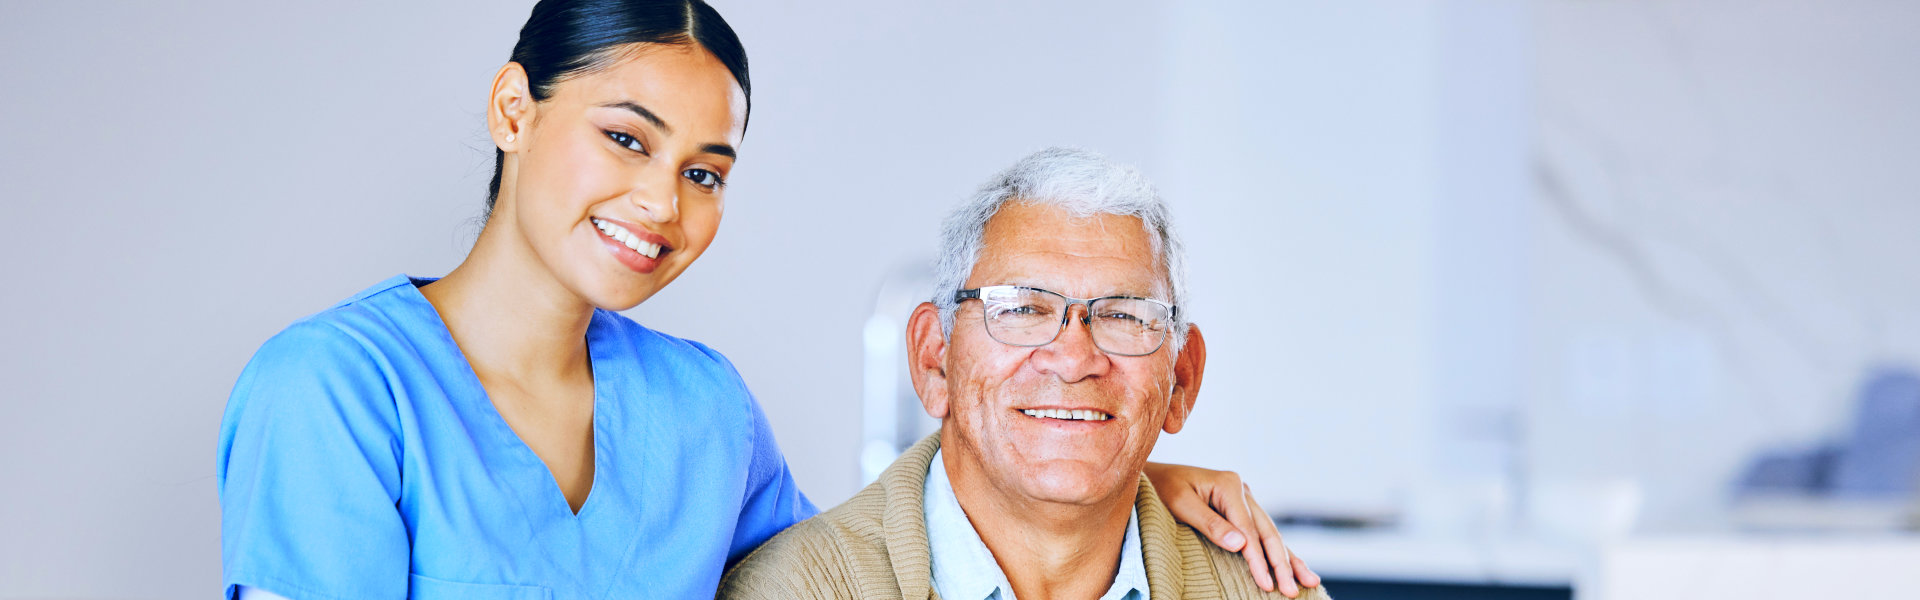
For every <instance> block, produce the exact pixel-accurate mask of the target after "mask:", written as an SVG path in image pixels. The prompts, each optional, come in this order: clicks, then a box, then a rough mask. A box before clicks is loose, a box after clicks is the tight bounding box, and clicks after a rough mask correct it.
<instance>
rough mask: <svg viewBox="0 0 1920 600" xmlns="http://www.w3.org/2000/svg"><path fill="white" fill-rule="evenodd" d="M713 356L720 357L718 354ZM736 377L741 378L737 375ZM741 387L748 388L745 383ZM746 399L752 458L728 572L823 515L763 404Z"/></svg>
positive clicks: (730, 551)
mask: <svg viewBox="0 0 1920 600" xmlns="http://www.w3.org/2000/svg"><path fill="white" fill-rule="evenodd" d="M708 352H710V353H712V351H711V350H708ZM713 354H714V355H715V356H716V357H718V353H713ZM720 360H722V361H725V360H726V359H725V358H724V357H721V358H720ZM727 367H728V368H729V369H731V368H732V367H733V365H732V364H731V363H728V364H727ZM734 376H735V377H739V374H738V373H737V372H736V373H735V374H734ZM741 385H742V387H743V388H744V387H745V384H744V383H742V384H741ZM746 397H747V410H748V415H747V420H748V421H749V422H750V423H751V427H752V429H751V430H750V433H749V435H750V436H752V438H753V449H752V452H753V454H752V457H751V458H750V459H749V462H748V465H747V490H746V496H745V499H744V500H743V501H742V502H741V504H740V520H739V522H737V523H735V524H734V528H733V543H732V545H731V546H730V547H729V548H728V550H727V568H732V567H733V564H734V563H735V562H738V561H739V560H740V559H741V558H744V557H746V555H747V553H749V552H752V551H753V549H754V548H758V547H760V544H763V543H765V542H766V541H767V540H768V539H770V538H772V537H773V536H774V534H777V533H780V532H782V531H786V529H787V528H788V527H792V526H793V524H794V523H799V522H801V521H804V520H806V519H807V518H808V517H812V516H813V515H815V514H817V513H819V512H820V509H817V508H814V506H813V502H812V501H810V500H807V496H806V494H802V493H800V486H799V485H796V484H795V483H794V481H793V473H792V472H791V471H789V470H788V469H787V457H786V455H784V454H781V453H780V445H779V444H778V443H775V442H774V439H773V427H772V426H770V425H769V424H768V423H767V415H766V413H764V412H761V410H760V402H759V401H758V400H755V399H754V397H753V394H752V393H750V392H749V393H747V394H746Z"/></svg>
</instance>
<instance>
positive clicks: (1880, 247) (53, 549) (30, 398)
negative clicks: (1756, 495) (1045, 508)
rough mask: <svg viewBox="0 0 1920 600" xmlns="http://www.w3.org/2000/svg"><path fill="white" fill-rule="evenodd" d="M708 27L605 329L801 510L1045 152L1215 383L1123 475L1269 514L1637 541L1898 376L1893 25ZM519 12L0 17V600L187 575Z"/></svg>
mask: <svg viewBox="0 0 1920 600" xmlns="http://www.w3.org/2000/svg"><path fill="white" fill-rule="evenodd" d="M716 4H718V5H719V7H720V8H721V10H723V11H724V12H725V14H727V16H728V18H729V19H730V21H731V22H732V23H733V24H734V26H735V28H736V29H738V30H739V32H740V33H741V36H742V37H743V39H744V40H745V42H746V43H747V46H748V49H749V51H750V53H751V55H752V58H753V66H754V82H755V86H754V87H755V90H756V92H757V94H756V96H755V98H754V105H755V114H754V118H753V126H752V130H751V131H750V132H749V133H748V138H747V141H746V144H745V146H744V147H743V154H744V157H743V160H742V161H741V163H740V168H739V169H738V170H737V171H736V174H735V177H734V178H733V184H734V185H733V187H732V189H731V191H730V193H729V198H730V200H731V205H730V206H729V209H730V210H729V211H728V215H727V220H726V222H725V223H724V224H723V226H722V229H721V234H720V237H719V240H718V241H717V243H716V244H715V246H714V247H713V249H712V250H710V251H709V252H708V254H707V255H706V256H705V257H703V258H702V260H701V262H700V263H699V264H698V265H696V266H695V267H694V268H693V269H692V270H691V271H689V272H688V273H687V274H686V275H685V276H684V277H682V278H681V280H680V281H678V282H676V283H675V284H674V285H673V286H672V287H670V288H668V289H667V290H666V291H665V292H664V293H662V294H661V295H660V296H658V297H656V298H654V299H653V300H651V301H649V302H648V303H647V304H645V305H643V306H641V307H639V308H637V309H635V310H633V311H631V313H630V314H631V315H632V316H634V317H635V318H637V319H640V320H641V321H642V322H645V323H647V324H649V325H651V326H653V327H656V328H659V329H662V330H664V331H667V332H671V333H675V334H679V335H684V336H687V337H691V338H694V339H699V340H702V341H705V342H708V343H710V344H712V345H713V346H715V347H716V348H719V349H720V350H722V351H723V352H726V353H727V354H728V355H729V356H730V357H732V358H733V359H734V361H735V362H736V363H738V365H739V367H740V369H741V371H742V373H743V374H744V375H745V376H746V378H747V379H748V381H749V383H750V384H752V385H753V387H754V389H755V391H756V392H757V393H758V395H759V397H760V398H761V401H762V402H763V404H764V405H765V406H766V409H767V412H768V414H769V417H770V418H771V420H772V421H773V423H774V426H775V429H776V431H777V433H778V434H779V436H780V440H781V443H782V445H783V447H784V448H785V449H786V452H787V454H788V457H789V460H790V461H791V462H792V463H793V466H794V468H795V470H796V471H797V474H798V476H799V478H800V483H801V485H802V486H803V488H804V489H806V490H807V491H808V492H809V493H810V494H811V495H812V496H813V497H814V498H815V499H816V500H817V501H819V502H820V503H822V504H823V505H831V504H834V503H837V502H839V501H841V500H843V499H845V498H846V497H847V496H849V495H850V494H852V493H853V492H854V491H855V490H856V489H857V487H858V485H859V481H858V479H859V471H858V465H857V462H856V455H857V453H858V447H859V434H858V432H859V430H860V429H859V412H858V411H859V407H860V397H861V388H860V385H861V364H862V363H861V358H860V355H859V352H860V332H861V324H862V322H863V321H864V320H865V318H866V316H867V311H868V308H869V306H870V303H871V301H872V299H871V297H872V295H873V293H874V291H875V290H876V288H877V286H878V284H879V281H880V279H881V277H882V276H883V275H884V274H886V273H889V272H892V271H893V270H895V269H897V268H899V267H900V266H902V265H911V264H916V263H918V262H921V261H925V260H926V259H927V258H928V257H929V255H930V253H931V251H932V238H933V235H934V231H935V226H936V223H937V220H938V218H939V216H940V215H941V214H942V213H943V212H944V211H945V209H946V208H947V207H948V206H950V205H951V204H952V203H953V202H955V201H957V200H958V199H959V198H961V197H962V196H963V195H964V194H966V193H967V192H968V191H970V190H971V189H972V187H973V186H974V185H975V184H976V183H977V182H978V181H979V180H981V179H983V178H984V177H986V176H987V175H989V174H990V173H991V172H993V171H994V170H995V169H996V168H997V167H999V166H1001V165H1003V164H1005V163H1007V162H1009V161H1011V160H1012V159H1014V158H1016V157H1018V156H1020V155H1022V154H1024V153H1025V152H1027V151H1029V150H1032V149H1036V148H1039V147H1041V146H1045V145H1052V144H1076V145H1082V146H1086V147H1089V148H1093V149H1097V150H1100V151H1104V152H1107V153H1109V154H1111V155H1113V156H1115V157H1116V158H1118V159H1120V160H1123V161H1128V162H1133V163H1136V164H1139V165H1140V166H1142V167H1143V168H1144V169H1145V171H1146V172H1147V174H1148V175H1149V176H1150V177H1152V178H1154V179H1155V180H1156V181H1158V182H1159V183H1160V184H1161V186H1162V188H1163V190H1164V191H1165V192H1167V194H1168V195H1169V197H1170V198H1172V200H1173V201H1174V202H1175V211H1176V213H1177V216H1178V218H1179V219H1180V220H1181V226H1182V227H1183V228H1184V229H1185V233H1186V236H1187V238H1188V239H1189V240H1190V241H1191V251H1192V255H1193V264H1194V271H1193V277H1194V281H1193V284H1194V285H1193V289H1194V292H1195V298H1196V299H1195V301H1194V303H1193V304H1194V306H1193V311H1194V314H1196V315H1197V317H1198V319H1199V322H1200V323H1202V325H1203V327H1204V328H1205V330H1206V331H1207V333H1208V334H1209V339H1210V342H1211V344H1210V347H1211V350H1212V366H1211V368H1210V370H1209V377H1208V383H1207V387H1206V390H1205V391H1206V393H1205V394H1204V395H1203V398H1202V400H1201V404H1200V406H1199V408H1198V412H1197V413H1196V416H1195V421H1194V422H1193V423H1192V424H1191V425H1190V429H1189V430H1188V432H1187V433H1183V434H1182V435H1178V436H1173V437H1171V438H1166V439H1164V440H1163V444H1162V446H1161V449H1160V451H1159V452H1158V453H1157V455H1156V456H1157V458H1161V459H1164V460H1176V461H1188V462H1195V463H1199V464H1205V465H1210V466H1216V467H1223V468H1233V469H1236V470H1240V471H1242V472H1243V473H1245V474H1246V475H1247V476H1248V477H1249V478H1250V479H1252V480H1253V481H1254V486H1255V489H1256V490H1257V491H1258V492H1259V494H1260V495H1261V498H1262V501H1263V502H1265V503H1267V505H1268V507H1269V508H1275V509H1286V508H1326V507H1330V508H1338V509H1348V510H1355V509H1360V510H1380V511H1389V512H1400V513H1405V514H1409V515H1412V516H1413V517H1414V518H1412V519H1411V520H1413V521H1415V522H1416V524H1419V523H1422V522H1424V523H1426V524H1436V523H1438V524H1444V525H1446V526H1444V527H1438V528H1437V530H1440V531H1442V533H1443V534H1446V532H1447V531H1451V532H1452V534H1461V533H1460V531H1459V530H1460V529H1462V528H1470V527H1475V526H1479V525H1486V524H1485V523H1478V524H1476V523H1477V522H1476V519H1478V520H1489V519H1492V520H1501V519H1512V518H1515V517H1514V516H1513V514H1515V513H1516V511H1518V509H1517V508H1515V507H1511V506H1504V505H1501V504H1500V503H1501V502H1503V500H1500V499H1498V498H1492V499H1489V498H1488V497H1487V495H1486V494H1483V493H1482V492H1485V491H1487V490H1494V491H1496V492H1497V491H1499V490H1502V489H1510V488H1511V487H1512V486H1514V485H1520V483H1519V482H1524V481H1532V482H1535V484H1528V485H1561V486H1572V487H1573V488H1575V489H1578V486H1581V485H1590V484H1594V483H1595V482H1599V483H1600V484H1609V482H1617V481H1626V482H1629V485H1630V487H1634V488H1635V489H1639V490H1641V492H1640V493H1641V494H1642V495H1643V496H1644V497H1645V499H1646V503H1645V504H1646V508H1645V509H1644V511H1642V513H1643V514H1642V515H1641V517H1640V519H1639V521H1641V522H1642V523H1644V524H1646V525H1645V526H1647V527H1662V526H1668V525H1671V524H1673V523H1691V522H1697V521H1700V520H1702V519H1708V520H1710V519H1712V518H1713V517H1714V516H1715V515H1716V514H1717V511H1718V510H1719V505H1718V504H1717V503H1718V501H1719V499H1720V497H1721V496H1720V493H1721V491H1722V489H1723V486H1724V483H1725V482H1726V480H1727V479H1729V478H1730V477H1731V473H1732V472H1733V471H1735V470H1736V469H1737V467H1738V464H1739V462H1740V459H1741V458H1742V457H1744V456H1746V455H1748V454H1749V453H1751V452H1752V451H1754V450H1755V449H1757V448H1759V447H1762V446H1765V445H1768V444H1777V443H1794V442H1805V441H1808V440H1813V439H1818V438H1819V437H1821V436H1825V435H1829V434H1830V433H1831V432H1833V431H1835V430H1837V428H1838V427H1839V426H1840V424H1842V423H1843V422H1844V420H1845V419H1846V418H1847V417H1848V415H1849V412H1848V411H1849V407H1850V405H1851V404H1850V403H1851V397H1850V394H1851V389H1850V385H1851V384H1852V382H1853V379H1854V378H1855V377H1857V374H1858V372H1859V371H1860V370H1861V369H1864V368H1865V366H1866V365H1868V364H1877V363H1880V362H1889V361H1891V362H1905V363H1906V364H1914V363H1915V362H1920V348H1916V346H1915V343H1916V342H1915V340H1920V309H1916V308H1915V307H1920V276H1916V275H1915V271H1914V269H1913V268H1912V267H1911V265H1910V264H1905V263H1910V259H1906V260H1905V261H1904V262H1903V260H1902V258H1903V257H1911V256H1916V255H1920V236H1913V235H1912V234H1911V232H1913V231H1920V210H1917V209H1916V207H1920V202H1916V201H1915V199H1914V195H1913V190H1915V189H1920V181H1916V180H1915V177H1916V173H1920V171H1915V170H1913V169H1910V168H1906V165H1911V164H1915V163H1916V160H1915V159H1920V154H1917V153H1916V144H1917V142H1916V140H1920V122H1916V121H1915V120H1914V116H1913V114H1912V111H1910V110H1907V109H1906V108H1905V107H1911V106H1915V105H1920V86H1916V75H1915V73H1914V71H1913V69H1912V68H1911V64H1910V63H1911V61H1910V60H1908V58H1909V57H1913V56H1920V40H1916V37H1915V36H1914V35H1913V34H1912V33H1911V32H1912V31H1916V30H1920V27H1916V25H1920V10H1916V9H1915V8H1911V7H1910V6H1911V5H1905V4H1893V3H1879V2H1870V1H1866V0H1859V1H1849V2H1839V3H1833V2H1825V3H1815V2H1798V3H1785V2H1768V3H1760V4H1758V5H1751V6H1750V3H1738V4H1712V3H1697V2H1696V3H1678V4H1670V3H1648V2H1621V3H1604V4H1595V3H1586V2H1573V1H1555V2H1540V3H1521V2H1517V1H1494V0H1487V1H1477V0H1475V1H1470V0H1433V1H1415V0H1367V1H1363V2H1337V3H1335V2H1325V3H1308V2H1225V1H1216V0H1205V1H1188V2H1150V1H1147V0H1137V1H1125V2H1112V1H1092V0H1087V1H1071V2H1046V3H1030V2H1012V1H1004V2H1001V1H996V2H986V3H966V4H968V5H966V6H962V4H963V3H931V2H929V3H903V2H881V1H877V0H876V1H862V2H833V3H822V2H808V3H785V2H761V1H748V0H718V1H716ZM529 6H530V1H520V0H515V1H504V2H503V1H490V2H472V1H460V2H452V1H442V2H410V3H387V2H379V3H376V2H340V3H327V4H324V5H299V4H283V3H259V2H194V3H144V2H59V3H56V2H36V1H25V2H20V1H15V2H0V57H4V60H0V81H5V82H6V85H7V89H8V91H7V92H6V93H5V94H0V115H5V123H6V125H5V126H3V127H0V193H4V194H5V200H4V204H0V206H4V208H5V212H4V215H5V218H4V219H0V252H4V255H5V256H7V257H8V258H7V260H5V261H0V281H4V282H5V283H4V284H3V286H0V381H3V382H5V383H4V384H0V597H9V598H12V597H33V598H39V597H61V598H176V597H204V596H206V595H211V594H213V593H215V590H217V589H218V583H219V560H218V556H219V531H218V526H219V520H218V518H219V508H218V505H217V502H216V500H215V495H214V482H213V448H214V443H215V436H216V431H217V427H218V423H219V418H220V414H221V410H222V408H223V405H224V402H225V398H226V394H227V392H228V389H229V387H230V386H231V385H232V382H233V378H234V377H235V376H236V375H237V374H238V372H239V370H240V368H241V367H242V366H243V365H244V363H245V361H246V359H247V357H248V356H250V355H251V353H252V352H253V350H254V349H255V348H257V347H258V345H259V343H260V342H262V341H264V340H265V339H266V338H267V337H268V336H270V335H271V334H272V333H274V332H275V331H277V330H278V329H280V328H281V327H284V326H285V325H286V324H287V323H289V322H291V321H292V320H294V319H296V318H299V317H300V316H303V315H306V314H309V313H312V312H315V311H318V310H321V309H324V308H325V307H326V306H327V305H329V304H331V303H332V302H334V301H336V300H339V299H341V298H344V297H346V296H348V295H350V294H352V293H353V292H355V291H358V290H359V289H361V288H363V287H365V286H367V285H370V284H372V283H374V282H376V281H379V280H380V279H382V278H385V277H387V276H390V275H393V274H395V273H398V272H407V273H412V274H416V275H437V274H442V273H444V272H446V271H447V270H448V269H451V268H452V267H453V266H454V265H455V264H457V263H458V261H459V260H460V258H461V256H462V255H463V253H464V251H465V249H466V248H467V246H468V245H469V244H470V243H471V241H472V238H473V235H474V233H475V232H476V223H475V222H474V221H473V218H474V217H476V216H477V215H478V212H479V209H480V202H481V198H482V193H483V191H484V186H485V183H486V178H487V177H488V176H489V175H490V173H489V170H490V164H489V163H490V160H491V154H492V152H491V148H490V145H489V143H488V141H487V139H486V137H485V136H484V135H483V132H482V117H481V113H480V110H481V107H482V102H483V98H484V95H485V92H486V86H487V83H488V80H489V77H490V76H491V75H492V73H493V70H494V69H495V68H497V67H498V66H499V64H500V62H501V61H502V60H504V58H505V56H506V54H507V52H508V50H509V49H510V47H511V45H512V42H513V39H514V35H515V33H516V31H517V28H518V26H519V24H520V22H521V21H522V20H523V19H524V18H525V16H526V13H527V9H528V7H529ZM1548 171H1550V172H1552V173H1554V174H1555V175H1554V177H1556V178H1557V179H1556V181H1558V182H1559V184H1560V185H1562V186H1564V187H1561V188H1544V187H1543V186H1542V185H1541V184H1540V181H1541V175H1540V174H1541V173H1542V172H1548ZM1547 193H1559V194H1563V195H1564V197H1561V196H1556V197H1552V198H1549V197H1547V196H1546V194H1547ZM1569 198H1570V200H1568V199H1569ZM1563 201H1568V202H1574V203H1575V204H1572V205H1570V206H1573V207H1575V208H1580V207H1586V208H1589V209H1591V211H1590V212H1592V213H1593V214H1597V215H1599V216H1600V217H1602V218H1603V219H1604V222H1603V224H1605V225H1608V226H1609V227H1611V229H1608V231H1613V232H1616V237H1619V238H1625V239H1630V240H1639V242H1638V243H1639V244H1640V246H1639V247H1640V248H1642V250H1641V251H1638V252H1636V253H1635V254H1633V256H1637V257H1642V263H1644V264H1640V263H1633V262H1631V261H1629V262H1622V260H1621V259H1620V258H1619V256H1617V255H1616V254H1611V253H1609V251H1608V250H1607V248H1606V247H1604V246H1601V245H1595V244H1594V243H1593V242H1592V240H1590V239H1586V238H1583V237H1582V236H1581V235H1579V233H1580V232H1581V231H1585V230H1584V229H1580V228H1579V227H1577V226H1575V225H1569V222H1568V221H1566V220H1565V219H1564V218H1563V217H1564V215H1565V214H1566V213H1564V209H1565V207H1566V206H1569V205H1567V204H1564V202H1563ZM1556 211H1560V212H1556ZM1583 214H1584V213H1583ZM1809 224H1813V225H1809ZM1649 264H1650V265H1652V266H1650V267H1649V266H1647V265H1649ZM1646 270H1651V271H1652V272H1655V273H1656V274H1659V275H1661V279H1660V280H1661V281H1663V282H1666V283H1665V285H1666V286H1667V288H1668V289H1673V290H1679V291H1678V292H1675V293H1674V294H1669V295H1670V296H1677V297H1681V298H1683V299H1684V305H1685V306H1686V307H1687V308H1688V310H1687V311H1681V312H1678V313H1676V312H1674V311H1670V310H1666V309H1665V308H1663V305H1661V303H1660V302H1659V301H1658V298H1659V297H1664V296H1660V295H1658V294H1656V295H1655V296H1646V294H1647V293H1648V288H1647V287H1646V286H1645V285H1644V281H1643V280H1642V279H1640V278H1637V276H1636V275H1635V273H1637V272H1640V271H1646ZM776 299H785V300H776ZM1800 340H1811V342H1810V343H1801V341H1800ZM1809 345H1810V346H1812V347H1813V348H1814V350H1813V351H1808V350H1805V349H1803V348H1802V346H1809ZM1649 356H1650V357H1654V359H1648V360H1641V359H1640V358H1639V357H1649ZM1622 382H1625V383H1622ZM1594 424H1599V425H1603V426H1604V427H1599V428H1596V427H1594V426H1593V425H1594ZM1676 457H1677V458H1678V459H1676ZM1516 472H1517V475H1516ZM1541 482H1544V483H1541ZM1496 495H1497V494H1496ZM1537 497H1553V495H1552V494H1544V495H1540V496H1537ZM1509 498H1511V497H1509ZM1548 508H1551V507H1548ZM1533 512H1535V513H1541V514H1545V513H1549V512H1553V511H1551V510H1536V511H1533ZM1560 512H1563V513H1564V512H1567V511H1560ZM1573 513H1574V514H1575V515H1576V518H1577V517H1578V516H1579V513H1578V510H1574V511H1573ZM1422 519H1424V521H1422ZM1303 552H1304V553H1306V554H1307V556H1308V557H1309V558H1311V556H1312V554H1311V548H1307V549H1303Z"/></svg>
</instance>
